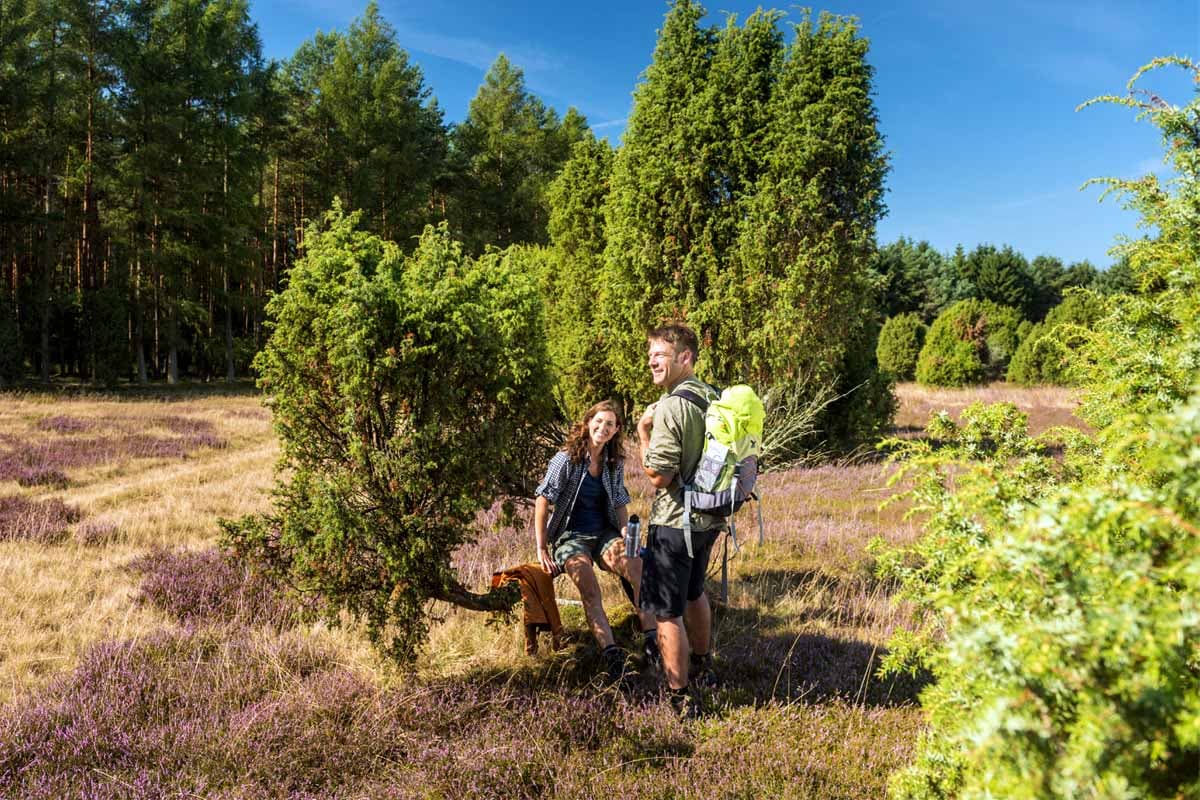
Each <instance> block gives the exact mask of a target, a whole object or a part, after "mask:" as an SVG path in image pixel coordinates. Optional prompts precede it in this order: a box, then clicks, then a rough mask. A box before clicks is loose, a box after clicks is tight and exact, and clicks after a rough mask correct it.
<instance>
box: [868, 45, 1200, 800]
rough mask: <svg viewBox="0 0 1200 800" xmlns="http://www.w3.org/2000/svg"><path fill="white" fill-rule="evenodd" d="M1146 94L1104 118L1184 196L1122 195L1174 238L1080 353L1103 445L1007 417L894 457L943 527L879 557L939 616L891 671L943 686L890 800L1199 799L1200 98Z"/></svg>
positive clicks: (1119, 188)
mask: <svg viewBox="0 0 1200 800" xmlns="http://www.w3.org/2000/svg"><path fill="white" fill-rule="evenodd" d="M1164 64H1174V65H1178V66H1183V67H1184V68H1185V69H1187V70H1188V71H1189V72H1190V73H1191V75H1192V77H1193V78H1194V79H1200V65H1197V64H1194V63H1193V62H1190V61H1187V60H1185V59H1179V58H1168V59H1160V60H1158V61H1156V62H1154V63H1153V64H1152V65H1151V67H1156V66H1161V65H1164ZM1151 67H1147V68H1144V69H1143V70H1142V71H1139V73H1138V74H1137V75H1135V81H1136V78H1137V77H1139V76H1140V75H1141V74H1142V72H1144V71H1145V70H1146V69H1149V68H1151ZM1135 81H1131V82H1130V89H1131V94H1130V96H1129V97H1128V98H1113V97H1108V98H1101V99H1102V100H1105V101H1108V102H1116V103H1119V104H1123V105H1127V106H1131V107H1133V108H1135V109H1136V110H1137V111H1138V112H1139V114H1140V118H1145V119H1150V120H1151V121H1153V122H1154V123H1155V124H1156V125H1158V126H1159V128H1160V130H1161V131H1162V133H1163V139H1164V143H1165V144H1166V145H1167V146H1168V148H1169V152H1170V154H1171V162H1172V165H1173V167H1174V170H1175V173H1176V174H1177V176H1178V177H1177V178H1176V179H1175V180H1174V181H1173V183H1172V184H1171V185H1170V186H1168V187H1164V186H1162V185H1160V184H1159V183H1158V181H1157V179H1156V178H1154V177H1153V176H1151V177H1149V178H1140V179H1138V180H1136V181H1125V180H1120V179H1113V180H1111V181H1107V182H1106V183H1108V185H1109V187H1110V188H1111V189H1112V190H1114V191H1116V192H1118V193H1120V194H1123V195H1124V196H1125V197H1126V198H1127V205H1128V206H1130V207H1132V208H1134V209H1136V210H1138V211H1140V212H1141V213H1142V215H1143V219H1142V221H1141V224H1142V225H1143V226H1145V227H1151V228H1154V229H1155V230H1156V232H1157V235H1156V236H1155V237H1154V238H1149V237H1146V238H1142V239H1138V240H1136V241H1126V242H1124V243H1123V244H1122V245H1121V246H1120V247H1119V248H1118V251H1119V252H1120V254H1121V255H1123V256H1125V257H1127V258H1128V263H1129V264H1130V266H1131V269H1132V270H1133V272H1134V277H1135V278H1136V280H1137V284H1138V285H1139V286H1140V287H1142V291H1141V293H1139V294H1138V295H1136V296H1117V297H1113V298H1111V299H1109V301H1108V302H1109V304H1110V305H1109V307H1108V311H1107V313H1106V314H1105V315H1104V316H1103V317H1101V318H1100V319H1099V320H1098V321H1095V322H1094V326H1093V329H1092V330H1091V331H1086V336H1081V340H1082V342H1083V344H1082V346H1081V347H1080V348H1079V349H1078V353H1079V355H1078V356H1077V358H1076V361H1077V363H1076V364H1075V365H1073V367H1072V369H1073V370H1074V374H1077V375H1083V376H1086V380H1085V381H1084V385H1083V397H1084V403H1083V405H1082V406H1081V412H1080V413H1081V414H1082V415H1083V416H1084V418H1085V419H1086V421H1088V422H1089V423H1090V424H1092V425H1093V427H1094V428H1095V429H1096V433H1095V435H1094V437H1092V436H1088V435H1085V434H1083V433H1081V432H1079V431H1075V432H1074V433H1072V434H1071V435H1070V436H1068V435H1066V434H1064V433H1063V432H1061V431H1060V432H1050V433H1048V434H1043V439H1042V440H1031V439H1029V438H1028V437H1027V436H1026V435H1025V434H1024V432H1023V430H1022V429H1021V428H1022V426H1021V425H1020V424H1019V423H1020V420H1019V418H1017V417H1015V416H1014V415H1013V413H1012V409H1008V410H1006V409H1003V408H1000V409H997V410H995V411H989V412H987V413H983V414H981V413H980V412H979V411H978V410H977V409H968V411H967V412H964V421H965V422H964V425H963V426H962V428H958V427H957V426H955V425H954V424H953V423H951V422H950V421H949V419H948V418H945V417H939V418H936V419H935V420H934V423H933V424H932V425H931V430H930V433H931V434H933V435H934V436H936V437H938V438H939V439H940V440H941V443H940V446H939V447H938V448H936V449H935V448H934V447H933V446H932V444H930V443H929V442H921V441H918V442H908V443H900V442H893V443H891V444H892V445H893V446H895V447H897V448H898V449H899V450H900V452H901V458H902V460H904V462H905V463H904V465H903V467H902V468H901V470H900V471H899V472H898V473H897V476H896V480H901V479H903V480H904V481H905V482H906V484H907V485H909V486H911V487H913V488H912V489H911V491H910V492H909V494H910V495H911V496H912V500H913V503H914V507H915V508H921V509H924V510H925V511H926V512H928V513H929V515H930V517H929V521H928V523H927V525H926V531H925V535H924V536H923V537H922V539H921V540H920V542H919V543H918V544H917V546H916V547H915V548H913V550H912V551H911V552H905V553H897V552H891V553H887V552H882V551H881V550H880V548H876V549H877V552H880V565H881V568H882V570H883V572H884V573H885V574H887V575H890V576H892V577H896V578H899V580H900V582H901V587H902V588H901V594H902V595H903V596H905V597H907V598H909V599H910V600H912V601H915V602H916V604H917V605H918V607H920V608H921V609H923V610H924V611H925V612H926V613H925V614H924V615H923V616H922V617H921V619H922V620H923V622H922V625H921V627H920V629H918V630H917V631H915V632H906V633H904V634H902V635H901V636H899V637H897V639H896V640H895V641H894V642H893V644H892V647H891V654H890V655H889V657H888V659H887V666H888V668H889V669H897V668H902V667H904V668H915V667H916V666H924V667H926V668H928V669H930V670H931V671H932V673H933V676H934V678H935V680H934V682H933V683H932V684H931V685H930V686H929V688H928V689H926V690H925V691H924V692H923V693H922V695H921V703H922V705H923V706H924V708H925V710H926V713H927V716H928V720H929V723H930V724H929V728H928V729H927V733H926V734H925V735H924V736H923V737H922V740H921V743H920V747H919V749H918V752H917V755H916V758H915V760H914V761H913V763H912V765H911V766H910V767H908V768H907V769H905V770H903V771H902V772H900V773H899V774H898V775H897V776H895V778H894V779H893V781H892V784H891V794H892V795H893V797H897V798H931V799H932V798H939V799H940V798H983V797H1031V798H1035V797H1037V798H1040V797H1045V798H1060V797H1061V798H1076V797H1097V798H1100V797H1103V798H1133V797H1138V798H1142V797H1145V798H1182V797H1198V796H1200V771H1198V770H1197V769H1196V765H1197V764H1198V763H1200V646H1198V644H1197V638H1196V635H1195V631H1196V626H1197V620H1200V599H1198V598H1200V569H1198V568H1197V565H1198V564H1200V449H1198V448H1197V447H1196V442H1197V441H1200V292H1197V291H1196V287H1197V286H1200V238H1198V237H1197V235H1196V231H1197V226H1196V219H1195V209H1196V208H1198V207H1200V202H1198V201H1200V98H1194V99H1193V100H1192V102H1191V103H1190V104H1189V105H1186V106H1183V107H1178V106H1174V105H1171V104H1169V103H1166V102H1164V101H1161V100H1159V98H1158V97H1157V96H1155V95H1153V94H1149V93H1145V94H1144V95H1143V93H1141V92H1140V91H1139V92H1136V93H1135V92H1134V82H1135ZM1079 302H1081V303H1083V302H1084V301H1079ZM1070 313H1071V314H1075V313H1076V312H1073V311H1072V312H1070ZM1067 316H1068V310H1064V311H1063V312H1061V314H1060V315H1059V318H1060V319H1061V318H1065V317H1067ZM1084 318H1085V319H1086V314H1085V315H1084ZM1054 327H1055V328H1057V329H1058V330H1062V329H1063V328H1064V327H1069V326H1067V325H1064V324H1060V323H1056V324H1055V325H1054ZM1076 328H1077V329H1078V330H1085V329H1084V328H1082V326H1076ZM1032 335H1033V334H1031V336H1032ZM1043 338H1045V335H1043ZM1051 438H1056V439H1058V440H1059V441H1057V442H1052V441H1051ZM1051 444H1056V445H1057V447H1051V446H1050V445H1051ZM1058 448H1061V454H1060V453H1059V450H1058Z"/></svg>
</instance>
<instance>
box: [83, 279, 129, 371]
mask: <svg viewBox="0 0 1200 800" xmlns="http://www.w3.org/2000/svg"><path fill="white" fill-rule="evenodd" d="M83 318H84V322H85V325H86V326H87V330H88V331H89V333H90V336H89V337H88V344H89V348H88V358H89V361H90V362H91V363H90V367H91V368H90V372H91V373H92V377H93V379H94V380H95V381H97V382H98V383H102V384H104V385H105V386H112V385H114V384H115V383H116V382H117V381H118V380H119V379H120V378H124V377H127V376H128V374H129V363H130V361H129V340H128V336H127V334H126V331H127V330H128V328H129V313H128V309H127V308H126V298H125V293H124V292H122V291H121V290H119V289H116V288H112V287H108V288H104V289H95V290H92V291H90V292H85V293H84V296H83Z"/></svg>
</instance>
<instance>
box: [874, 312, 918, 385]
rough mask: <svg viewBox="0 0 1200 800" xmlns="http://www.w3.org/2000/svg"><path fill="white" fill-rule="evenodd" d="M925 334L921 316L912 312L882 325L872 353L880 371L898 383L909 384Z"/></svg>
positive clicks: (914, 373)
mask: <svg viewBox="0 0 1200 800" xmlns="http://www.w3.org/2000/svg"><path fill="white" fill-rule="evenodd" d="M928 330H929V329H928V328H926V327H925V323H924V322H922V321H921V315H920V314H917V313H915V312H910V313H907V314H898V315H896V316H894V317H892V318H891V319H889V320H888V321H887V322H885V323H883V329H882V330H880V331H879V344H878V345H877V346H876V349H875V356H876V357H877V358H878V359H879V368H880V369H883V370H886V371H888V372H890V373H892V374H893V375H895V376H896V379H897V380H902V381H909V380H912V379H913V376H914V375H916V373H917V358H918V357H919V356H920V355H921V347H922V346H923V345H924V344H925V334H926V333H927V332H928Z"/></svg>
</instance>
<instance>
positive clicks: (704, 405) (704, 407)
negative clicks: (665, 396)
mask: <svg viewBox="0 0 1200 800" xmlns="http://www.w3.org/2000/svg"><path fill="white" fill-rule="evenodd" d="M706 385H707V386H708V388H710V389H712V390H713V393H715V394H717V395H720V394H721V390H720V389H718V388H717V387H715V386H713V385H712V384H706ZM671 397H682V398H683V399H684V400H687V401H688V402H689V403H691V404H692V405H694V406H696V407H697V408H699V409H700V413H701V414H704V413H706V412H707V411H708V406H709V402H710V401H709V399H708V398H707V397H703V396H701V395H699V394H696V393H695V392H693V391H692V390H691V389H676V390H675V391H673V392H671Z"/></svg>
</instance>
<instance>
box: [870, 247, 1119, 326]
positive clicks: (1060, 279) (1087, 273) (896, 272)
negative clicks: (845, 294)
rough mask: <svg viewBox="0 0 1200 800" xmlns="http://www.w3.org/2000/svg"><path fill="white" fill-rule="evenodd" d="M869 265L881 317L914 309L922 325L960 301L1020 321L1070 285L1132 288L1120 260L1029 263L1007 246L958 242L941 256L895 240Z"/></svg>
mask: <svg viewBox="0 0 1200 800" xmlns="http://www.w3.org/2000/svg"><path fill="white" fill-rule="evenodd" d="M874 269H875V271H876V272H877V273H878V274H879V278H880V286H881V289H880V291H881V297H880V306H881V311H882V312H883V316H884V317H886V318H891V317H895V316H897V315H899V314H904V313H916V314H918V315H920V316H921V317H922V319H923V320H924V321H925V322H927V323H929V322H933V320H934V319H936V318H937V317H938V315H940V314H941V313H942V312H943V311H945V310H946V309H947V308H949V307H950V306H951V305H953V304H954V303H957V302H958V301H960V300H987V301H991V302H993V303H996V304H997V305H1001V306H1008V307H1009V308H1012V309H1015V310H1016V311H1017V312H1018V313H1019V315H1020V317H1021V318H1022V319H1026V320H1029V321H1030V322H1041V321H1042V320H1043V319H1045V317H1046V314H1048V313H1049V312H1050V310H1051V309H1053V308H1054V307H1055V306H1057V305H1058V304H1059V303H1061V302H1062V300H1063V294H1064V292H1065V291H1066V290H1067V289H1070V288H1072V287H1079V288H1083V289H1092V290H1094V291H1096V292H1099V293H1101V294H1117V293H1122V292H1130V291H1133V289H1134V281H1133V273H1132V272H1131V271H1130V268H1129V264H1128V263H1127V262H1126V261H1125V260H1120V261H1117V262H1116V263H1115V264H1113V265H1112V266H1111V267H1109V268H1108V269H1106V270H1098V269H1096V267H1094V266H1093V265H1092V264H1091V263H1090V262H1088V261H1077V262H1074V263H1072V264H1069V265H1068V264H1064V263H1063V261H1062V259H1060V258H1057V257H1055V256H1051V255H1039V256H1037V257H1035V258H1034V259H1033V260H1032V261H1031V260H1028V259H1026V257H1025V256H1024V255H1022V254H1021V253H1020V252H1018V251H1017V250H1015V249H1013V248H1012V247H1010V246H1008V245H1004V246H1002V247H996V246H994V245H991V244H981V245H979V246H977V247H976V248H975V249H974V250H971V251H970V252H968V251H967V250H966V249H965V248H964V247H963V246H962V245H959V246H958V247H956V248H955V250H954V252H953V253H950V254H943V253H940V252H938V251H937V250H935V249H934V248H933V247H932V246H931V245H930V244H929V242H913V241H912V240H911V239H906V238H900V239H898V240H896V241H895V242H892V243H891V244H888V245H885V246H882V247H880V248H879V252H878V254H877V255H876V258H875V262H874Z"/></svg>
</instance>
